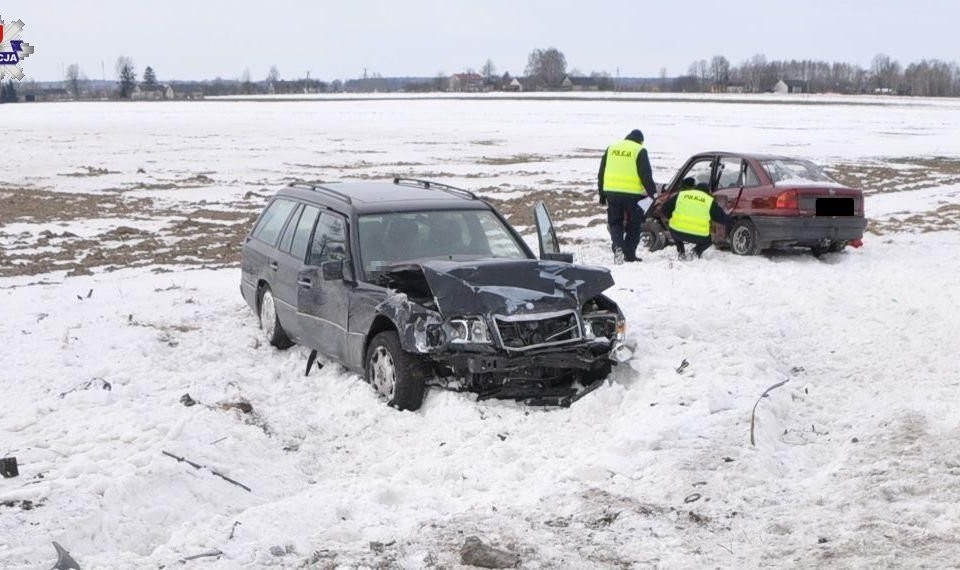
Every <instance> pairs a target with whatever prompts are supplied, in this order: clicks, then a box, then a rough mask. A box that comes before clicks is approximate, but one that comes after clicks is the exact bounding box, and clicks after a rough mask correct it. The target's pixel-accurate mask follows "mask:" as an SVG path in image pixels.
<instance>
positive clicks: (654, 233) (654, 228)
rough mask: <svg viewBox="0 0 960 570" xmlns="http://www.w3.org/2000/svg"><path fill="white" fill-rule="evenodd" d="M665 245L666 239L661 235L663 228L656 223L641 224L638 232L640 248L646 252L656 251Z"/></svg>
mask: <svg viewBox="0 0 960 570" xmlns="http://www.w3.org/2000/svg"><path fill="white" fill-rule="evenodd" d="M666 245H667V238H666V237H665V236H664V234H663V227H662V226H661V225H660V223H659V222H657V221H653V220H651V221H647V222H644V223H643V228H642V229H641V230H640V247H642V248H644V249H646V250H648V251H658V250H661V249H663V248H664V247H665V246H666Z"/></svg>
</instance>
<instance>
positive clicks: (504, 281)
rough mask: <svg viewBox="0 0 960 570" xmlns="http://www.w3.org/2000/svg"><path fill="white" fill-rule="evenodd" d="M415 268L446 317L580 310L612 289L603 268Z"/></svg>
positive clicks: (511, 264)
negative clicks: (419, 272) (420, 272)
mask: <svg viewBox="0 0 960 570" xmlns="http://www.w3.org/2000/svg"><path fill="white" fill-rule="evenodd" d="M416 265H417V266H418V267H420V269H421V270H422V271H423V276H424V278H425V280H426V282H427V284H428V285H429V287H430V290H431V291H432V292H433V296H434V298H435V299H436V301H437V308H438V309H439V310H440V313H441V314H443V315H444V316H445V317H450V316H462V315H480V314H488V313H489V314H497V315H512V314H525V313H542V312H549V311H559V310H564V309H579V308H580V307H581V306H582V305H583V303H584V302H586V301H587V300H589V299H591V298H593V297H595V296H596V295H598V294H600V293H601V292H603V291H605V290H606V289H609V288H610V287H611V286H612V285H613V277H612V276H611V275H610V271H609V270H607V269H606V268H603V267H591V266H585V265H572V264H569V263H561V262H556V261H544V260H536V259H491V260H481V261H471V262H462V261H443V260H430V261H423V262H420V263H417V264H416ZM408 268H409V266H408Z"/></svg>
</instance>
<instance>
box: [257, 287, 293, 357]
mask: <svg viewBox="0 0 960 570" xmlns="http://www.w3.org/2000/svg"><path fill="white" fill-rule="evenodd" d="M260 329H261V330H263V334H264V336H266V337H267V342H269V343H270V344H272V345H273V346H275V347H277V348H279V349H280V350H284V349H287V348H290V347H291V346H293V341H292V340H290V337H288V336H287V331H285V330H283V326H282V325H281V324H280V318H279V317H278V316H277V302H276V300H275V299H274V298H273V292H272V291H270V287H269V286H267V285H264V286H263V289H262V290H261V291H260Z"/></svg>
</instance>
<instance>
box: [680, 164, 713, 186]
mask: <svg viewBox="0 0 960 570" xmlns="http://www.w3.org/2000/svg"><path fill="white" fill-rule="evenodd" d="M712 165H713V159H710V158H704V159H702V160H698V161H697V162H694V163H693V164H691V165H690V168H688V169H687V171H686V172H684V173H683V177H682V178H681V179H680V189H681V190H684V189H688V188H690V187H695V188H698V189H700V190H703V191H704V192H709V191H710V172H711V170H712Z"/></svg>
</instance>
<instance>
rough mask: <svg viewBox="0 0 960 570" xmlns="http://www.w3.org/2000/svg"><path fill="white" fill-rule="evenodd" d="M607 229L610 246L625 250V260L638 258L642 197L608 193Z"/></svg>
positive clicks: (641, 225) (641, 224) (641, 222)
mask: <svg viewBox="0 0 960 570" xmlns="http://www.w3.org/2000/svg"><path fill="white" fill-rule="evenodd" d="M606 195H607V229H608V230H610V245H611V247H612V248H613V249H614V250H616V249H618V248H619V249H621V250H623V257H624V258H625V259H635V258H636V257H637V245H638V244H639V243H640V229H641V228H642V227H643V210H641V209H640V206H637V200H639V199H640V196H638V195H637V194H621V193H619V192H607V193H606Z"/></svg>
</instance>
